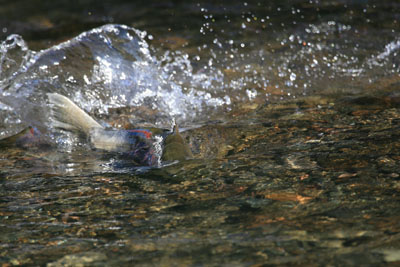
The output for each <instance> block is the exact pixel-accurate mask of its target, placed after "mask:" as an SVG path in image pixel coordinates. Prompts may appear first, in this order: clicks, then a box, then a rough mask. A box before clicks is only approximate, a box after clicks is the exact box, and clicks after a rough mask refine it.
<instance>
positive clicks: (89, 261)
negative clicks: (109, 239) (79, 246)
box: [46, 252, 107, 267]
mask: <svg viewBox="0 0 400 267" xmlns="http://www.w3.org/2000/svg"><path fill="white" fill-rule="evenodd" d="M105 260H107V257H106V255H104V254H102V253H98V252H83V253H77V254H71V255H66V256H64V257H62V258H61V259H59V260H57V261H55V262H51V263H48V264H47V265H46V266H47V267H60V266H64V267H65V266H71V267H72V266H80V267H83V266H104V261H105Z"/></svg>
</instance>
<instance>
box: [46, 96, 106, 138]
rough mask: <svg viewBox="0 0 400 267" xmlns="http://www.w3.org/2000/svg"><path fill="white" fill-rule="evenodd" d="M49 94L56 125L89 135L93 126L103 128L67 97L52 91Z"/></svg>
mask: <svg viewBox="0 0 400 267" xmlns="http://www.w3.org/2000/svg"><path fill="white" fill-rule="evenodd" d="M47 96H48V97H49V103H50V104H51V113H52V122H53V126H54V127H56V128H62V129H64V130H68V131H80V132H83V133H85V134H86V135H89V134H90V131H91V129H93V128H103V127H102V126H101V125H100V124H99V123H98V122H97V121H95V120H94V119H93V118H92V117H90V116H89V115H88V114H87V113H86V112H85V111H83V110H82V109H81V108H80V107H78V106H77V105H76V104H75V103H74V102H72V101H71V100H70V99H68V98H67V97H65V96H63V95H60V94H57V93H50V94H47Z"/></svg>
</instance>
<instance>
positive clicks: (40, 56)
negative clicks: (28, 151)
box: [0, 25, 229, 128]
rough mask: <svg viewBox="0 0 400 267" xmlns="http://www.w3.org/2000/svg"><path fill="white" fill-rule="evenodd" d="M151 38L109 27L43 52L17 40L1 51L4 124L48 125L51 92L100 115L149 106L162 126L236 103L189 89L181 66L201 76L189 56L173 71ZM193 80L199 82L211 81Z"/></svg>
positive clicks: (172, 64) (172, 63) (174, 63)
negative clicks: (179, 77)
mask: <svg viewBox="0 0 400 267" xmlns="http://www.w3.org/2000/svg"><path fill="white" fill-rule="evenodd" d="M145 36H146V32H142V31H139V30H136V29H133V28H130V27H127V26H123V25H106V26H103V27H100V28H96V29H94V30H91V31H89V32H85V33H83V34H81V35H79V36H78V37H76V38H74V39H72V40H70V41H67V42H65V43H62V44H59V45H57V46H54V47H51V48H49V49H47V50H43V51H40V52H34V51H30V50H29V49H28V47H27V45H26V44H25V42H24V41H23V39H22V38H21V37H20V36H17V35H11V36H9V37H8V38H7V40H6V41H4V42H3V43H2V45H1V51H2V54H1V55H2V56H1V66H0V67H1V70H2V71H1V76H0V77H1V83H0V85H1V88H0V94H1V103H0V108H1V111H2V112H3V113H4V114H2V116H1V118H2V120H3V121H2V123H3V124H4V126H6V127H8V128H9V126H11V125H12V124H15V125H18V124H20V123H21V122H25V123H27V122H28V123H34V124H39V126H42V127H43V126H45V125H46V120H44V119H43V118H46V117H47V108H46V104H45V103H46V93H48V92H58V93H60V94H63V95H66V96H69V97H70V98H71V99H72V100H73V101H74V102H76V103H77V104H78V105H79V106H81V107H83V108H84V109H85V110H87V111H89V112H90V111H93V110H95V111H96V112H98V113H100V114H102V113H107V111H108V109H109V108H116V107H125V106H146V107H147V108H148V109H150V110H156V111H157V112H158V113H159V114H160V116H159V117H158V118H159V121H154V123H156V124H158V125H168V123H169V122H170V120H171V118H177V119H179V120H181V121H186V120H190V119H193V118H194V116H196V115H198V114H200V113H201V112H202V111H203V107H206V106H211V105H213V106H218V105H223V104H226V103H227V102H228V103H229V98H222V99H219V98H212V97H211V96H210V94H209V93H207V92H201V91H195V90H193V89H192V88H185V90H183V88H182V85H180V84H178V83H176V82H175V81H173V80H171V73H176V68H177V69H179V70H180V71H181V72H183V71H184V72H185V75H186V77H188V76H190V77H192V76H193V75H192V73H191V71H192V69H191V66H190V62H189V60H188V59H187V55H182V56H181V57H175V58H174V59H172V60H171V61H170V62H169V63H168V64H167V65H166V64H164V63H163V62H162V61H157V60H156V59H155V58H154V57H152V55H151V54H150V50H149V47H148V44H147V43H146V41H145V40H144V38H145ZM166 57H168V55H167V54H166V55H165V58H166ZM193 77H194V79H197V81H198V82H203V81H204V80H207V79H209V78H208V77H203V76H202V75H200V76H193ZM43 107H44V108H43ZM32 115H33V116H32ZM38 115H39V116H38Z"/></svg>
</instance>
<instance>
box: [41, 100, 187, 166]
mask: <svg viewBox="0 0 400 267" xmlns="http://www.w3.org/2000/svg"><path fill="white" fill-rule="evenodd" d="M48 98H49V103H50V106H51V111H52V112H51V113H52V124H53V126H54V127H55V128H61V129H64V130H67V131H71V132H76V133H80V134H84V135H86V136H87V137H88V140H89V142H90V144H91V145H92V146H93V148H95V149H101V150H105V151H110V152H122V153H124V154H126V155H127V156H128V157H130V158H131V159H132V160H133V162H134V163H135V164H138V165H146V166H155V165H159V164H160V162H161V160H163V161H175V160H185V159H188V158H191V157H192V156H193V155H192V152H191V151H190V149H189V147H188V146H187V144H186V143H185V141H184V139H183V138H182V136H181V135H180V133H179V129H178V126H177V125H176V124H175V125H174V127H173V130H172V131H166V130H163V129H159V128H149V129H145V128H139V129H132V130H119V129H107V128H105V127H103V126H102V125H101V124H99V123H98V122H97V121H96V120H95V119H93V118H92V117H91V116H89V115H88V114H87V113H86V112H85V111H84V110H82V109H81V108H80V107H78V106H77V105H76V104H75V103H74V102H72V101H71V100H70V99H68V98H67V97H65V96H63V95H60V94H57V93H50V94H48Z"/></svg>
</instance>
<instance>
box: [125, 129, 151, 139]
mask: <svg viewBox="0 0 400 267" xmlns="http://www.w3.org/2000/svg"><path fill="white" fill-rule="evenodd" d="M128 132H133V133H141V134H144V135H145V137H146V139H150V138H151V132H150V131H147V130H128Z"/></svg>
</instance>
